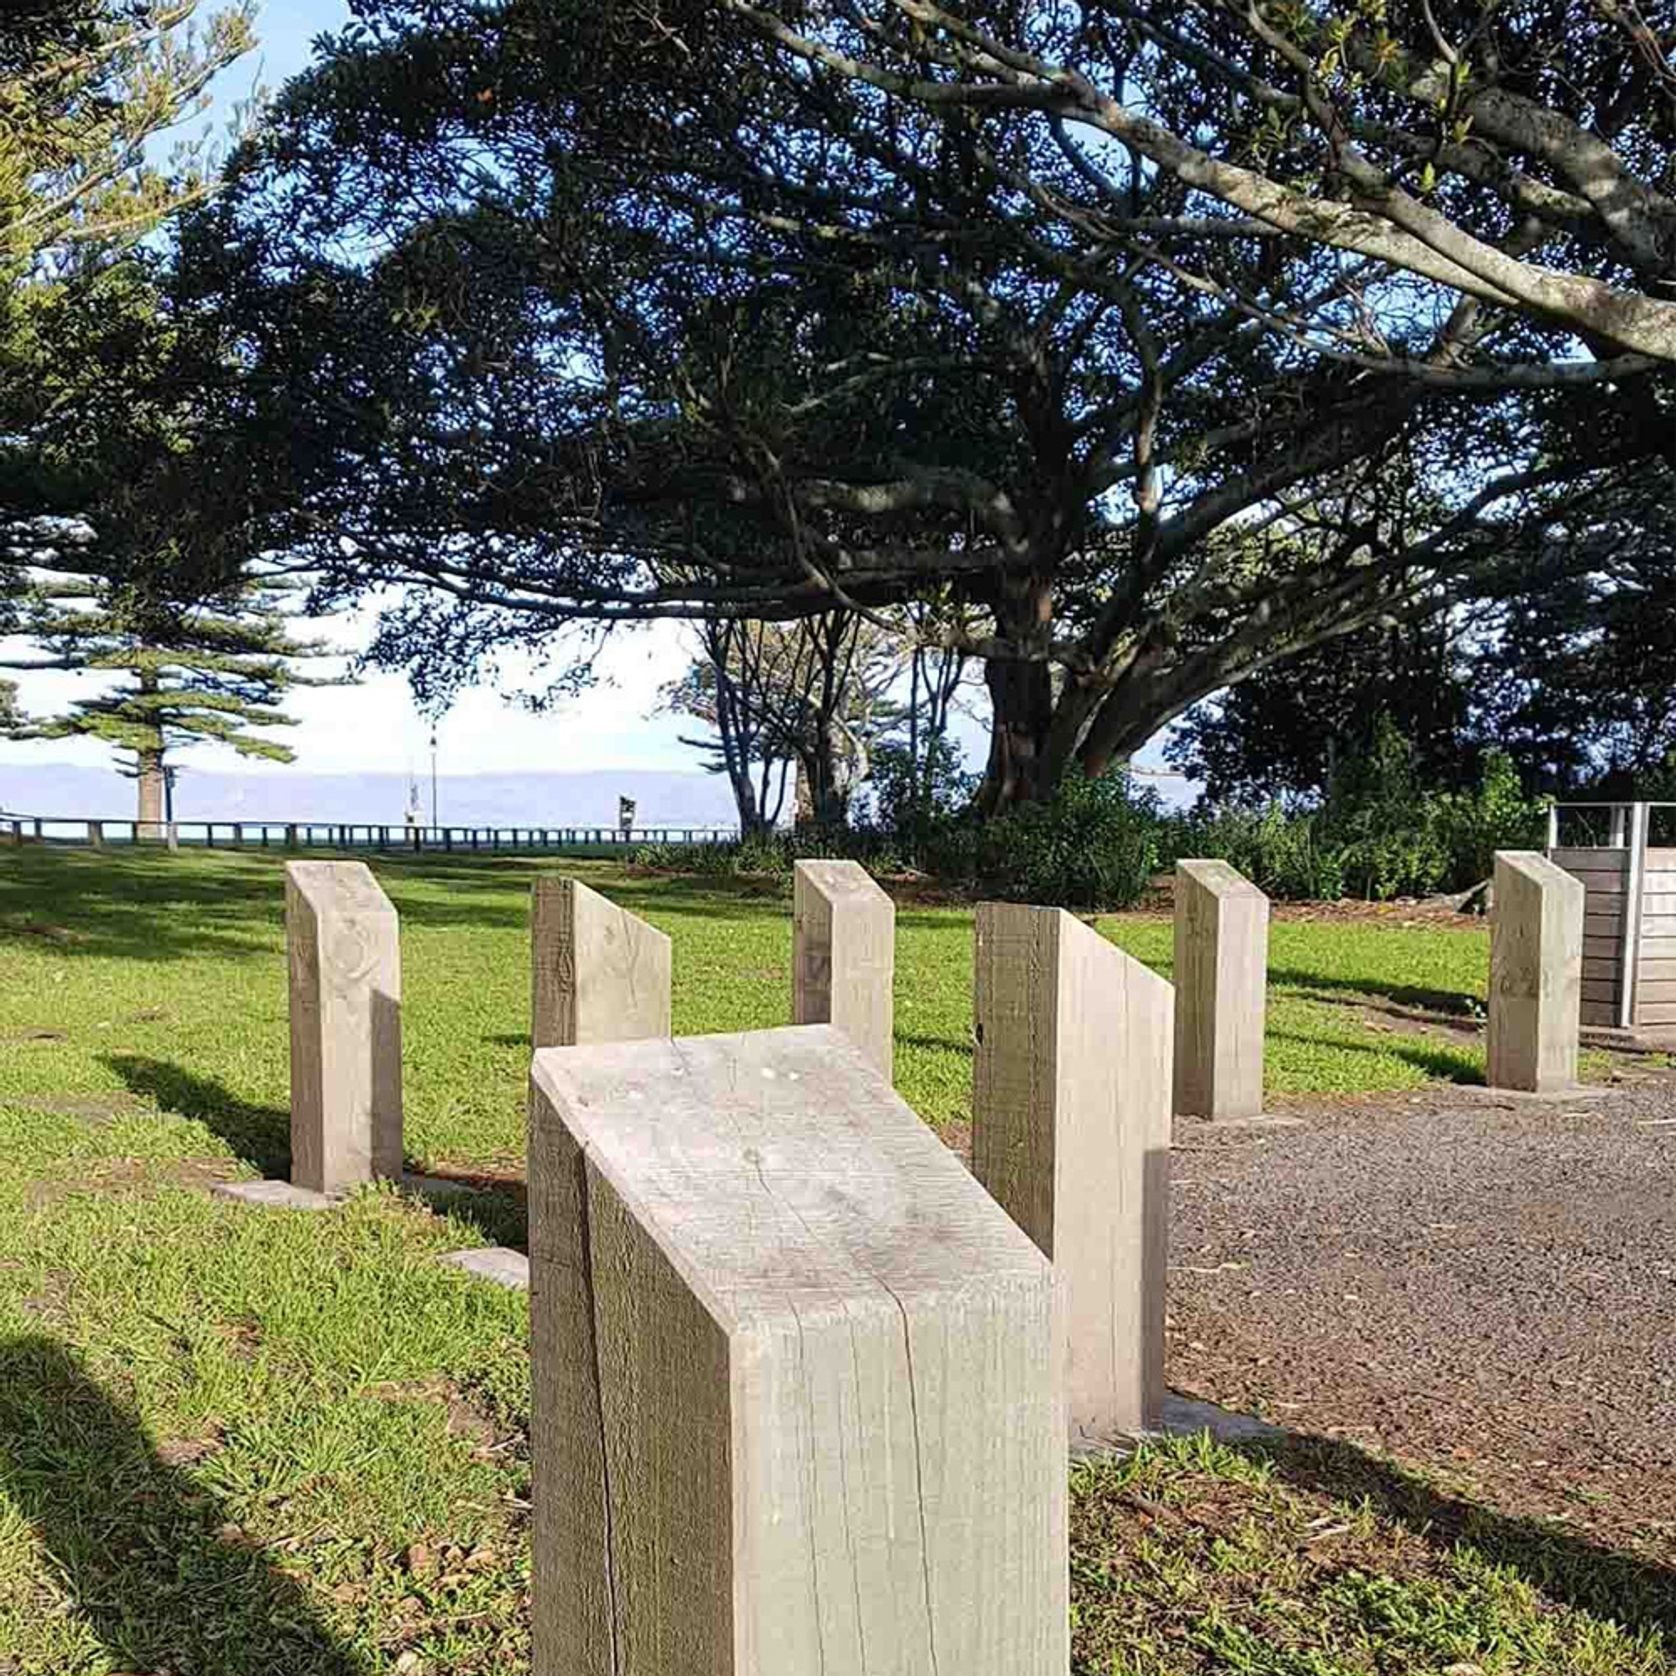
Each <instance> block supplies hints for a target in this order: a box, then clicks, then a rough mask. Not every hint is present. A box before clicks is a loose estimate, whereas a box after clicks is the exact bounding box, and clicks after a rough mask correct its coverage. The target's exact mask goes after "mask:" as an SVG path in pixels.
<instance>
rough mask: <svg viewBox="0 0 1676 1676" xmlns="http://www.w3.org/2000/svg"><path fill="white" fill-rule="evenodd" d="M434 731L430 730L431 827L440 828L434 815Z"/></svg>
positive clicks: (439, 822) (439, 823) (433, 729)
mask: <svg viewBox="0 0 1676 1676" xmlns="http://www.w3.org/2000/svg"><path fill="white" fill-rule="evenodd" d="M436 807H437V805H436V729H435V728H434V727H433V728H432V729H431V825H432V826H433V827H435V826H441V825H442V822H441V821H439V820H438V819H437V813H436Z"/></svg>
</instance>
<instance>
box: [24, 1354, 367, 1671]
mask: <svg viewBox="0 0 1676 1676" xmlns="http://www.w3.org/2000/svg"><path fill="white" fill-rule="evenodd" d="M0 1489H4V1491H5V1492H6V1494H7V1495H8V1497H9V1498H10V1499H11V1500H12V1501H13V1502H14V1503H15V1504H16V1505H17V1506H18V1507H19V1508H20V1509H21V1511H22V1513H23V1516H24V1517H25V1518H26V1519H27V1520H28V1521H29V1523H30V1524H31V1525H32V1526H33V1527H34V1529H35V1531H36V1532H37V1533H38V1535H39V1538H40V1541H41V1542H42V1544H43V1546H44V1547H45V1549H46V1552H47V1555H48V1564H49V1566H50V1567H51V1568H52V1570H53V1571H55V1572H56V1573H57V1574H58V1575H59V1576H60V1577H62V1578H63V1579H64V1580H65V1583H66V1584H67V1593H68V1595H69V1597H70V1600H71V1602H72V1603H73V1607H74V1610H75V1611H76V1613H77V1614H78V1615H79V1617H80V1618H81V1619H82V1620H83V1621H84V1622H85V1623H86V1624H87V1625H88V1627H89V1628H90V1629H91V1630H92V1631H93V1633H94V1634H95V1635H96V1636H97V1637H98V1638H99V1641H100V1644H101V1645H102V1647H103V1649H104V1651H105V1653H106V1655H107V1656H108V1657H109V1658H110V1660H111V1662H112V1663H113V1665H114V1666H115V1667H116V1668H117V1669H120V1670H135V1671H141V1670H155V1671H161V1670H172V1671H176V1672H178V1673H179V1676H211V1673H212V1672H213V1673H214V1676H258V1673H260V1676H271V1673H274V1672H280V1671H283V1672H285V1676H366V1673H367V1671H368V1669H369V1666H368V1665H367V1664H366V1662H365V1661H364V1660H363V1659H361V1658H360V1657H359V1656H357V1655H356V1654H354V1653H352V1652H350V1651H349V1650H348V1649H347V1648H345V1647H344V1646H342V1645H341V1644H340V1643H339V1642H338V1641H337V1640H336V1639H335V1638H334V1637H333V1636H332V1635H331V1633H330V1632H329V1631H327V1629H326V1628H325V1627H324V1626H323V1625H322V1624H321V1623H320V1622H319V1620H318V1619H317V1617H316V1616H315V1613H314V1611H313V1608H312V1607H311V1606H310V1604H309V1601H308V1599H307V1597H306V1595H305V1593H304V1591H303V1590H302V1589H301V1588H300V1587H299V1585H298V1584H297V1583H295V1582H294V1581H293V1580H292V1579H290V1578H288V1577H286V1576H285V1575H284V1574H283V1573H282V1572H280V1571H279V1570H277V1569H276V1568H275V1567H273V1566H271V1565H269V1564H268V1563H267V1561H266V1560H265V1559H264V1557H263V1555H262V1553H261V1551H260V1550H259V1549H258V1548H256V1547H254V1546H253V1545H252V1544H251V1542H250V1540H249V1539H248V1538H246V1537H245V1536H244V1534H243V1532H242V1531H240V1530H239V1529H238V1527H237V1526H236V1525H233V1524H232V1523H231V1522H230V1521H229V1518H228V1514H227V1511H226V1509H225V1508H224V1507H223V1506H222V1505H221V1504H220V1503H219V1502H218V1501H217V1500H216V1498H215V1497H214V1496H213V1495H211V1494H209V1493H208V1492H207V1491H205V1490H202V1489H200V1488H199V1487H198V1486H196V1485H195V1484H193V1483H192V1481H191V1480H190V1479H189V1478H188V1477H187V1476H186V1475H185V1474H184V1473H183V1472H182V1471H180V1470H179V1469H178V1468H177V1467H173V1466H171V1465H169V1464H168V1463H167V1462H166V1461H165V1460H164V1459H163V1458H162V1457H161V1456H160V1454H159V1453H158V1451H157V1450H156V1449H154V1448H153V1447H152V1444H151V1441H150V1440H149V1439H148V1437H147V1436H146V1432H145V1428H144V1426H143V1425H142V1424H141V1422H140V1420H139V1418H138V1416H136V1415H135V1414H134V1413H132V1412H131V1411H130V1410H129V1409H128V1407H127V1406H126V1405H125V1404H124V1403H122V1402H121V1401H120V1400H118V1399H117V1398H115V1397H114V1396H112V1395H110V1394H109V1393H107V1392H106V1391H104V1390H103V1389H101V1387H100V1386H99V1385H98V1383H97V1382H96V1381H95V1380H93V1379H92V1378H90V1377H89V1375H88V1373H87V1372H86V1370H85V1369H84V1368H83V1367H82V1366H81V1364H80V1362H79V1361H78V1360H77V1359H76V1357H75V1356H74V1355H73V1354H71V1352H70V1351H69V1350H68V1349H66V1348H65V1347H64V1346H63V1345H61V1344H58V1343H56V1342H54V1341H53V1340H51V1339H47V1338H41V1337H23V1338H15V1339H9V1340H0Z"/></svg>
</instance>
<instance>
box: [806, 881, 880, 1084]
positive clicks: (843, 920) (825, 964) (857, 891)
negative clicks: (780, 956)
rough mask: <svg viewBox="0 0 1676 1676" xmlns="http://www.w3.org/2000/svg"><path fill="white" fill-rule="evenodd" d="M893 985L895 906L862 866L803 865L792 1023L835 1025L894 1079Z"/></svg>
mask: <svg viewBox="0 0 1676 1676" xmlns="http://www.w3.org/2000/svg"><path fill="white" fill-rule="evenodd" d="M895 984H896V904H895V903H894V902H892V901H891V899H890V898H889V897H888V896H887V895H886V894H885V893H884V891H883V890H881V889H880V888H879V886H878V883H877V882H876V881H875V880H874V879H873V877H872V875H871V874H869V873H868V871H867V869H866V868H865V867H863V866H862V865H861V863H860V862H858V861H800V862H798V863H797V866H796V868H795V869H794V882H793V886H792V1015H791V1016H792V1022H793V1023H794V1024H833V1025H836V1026H837V1027H838V1029H840V1030H842V1031H843V1032H844V1034H845V1035H846V1036H848V1037H849V1038H850V1040H851V1041H853V1042H854V1043H855V1044H856V1045H857V1046H858V1047H859V1048H860V1049H861V1051H862V1052H863V1053H865V1054H866V1055H867V1057H868V1058H869V1059H871V1060H872V1061H873V1063H874V1064H875V1065H877V1066H878V1068H879V1069H880V1070H881V1071H883V1072H884V1074H885V1075H886V1076H887V1077H888V1076H890V1075H891V1074H892V1072H893V1069H894V1061H895V1017H896V1011H895V1009H896V1002H895V994H894V991H895Z"/></svg>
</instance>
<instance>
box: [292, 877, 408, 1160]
mask: <svg viewBox="0 0 1676 1676" xmlns="http://www.w3.org/2000/svg"><path fill="white" fill-rule="evenodd" d="M285 927H286V936H287V939H288V942H289V945H290V965H291V1180H292V1182H293V1183H294V1184H295V1185H296V1186H298V1187H304V1188H308V1189H310V1190H311V1191H313V1192H316V1193H336V1192H340V1191H342V1190H343V1189H344V1188H347V1187H352V1186H354V1185H355V1184H357V1183H358V1182H363V1181H370V1180H372V1179H373V1178H374V1177H378V1176H387V1177H397V1176H400V1174H401V1169H402V1025H401V993H402V980H401V952H400V948H399V946H398V926H397V920H396V910H395V908H394V907H393V906H392V905H391V903H390V899H389V897H387V896H386V895H385V894H384V892H383V891H382V890H380V889H379V886H378V881H377V880H376V879H374V878H373V876H372V873H371V872H370V870H369V869H368V868H367V865H366V863H365V862H361V861H292V862H288V863H287V864H286V868H285Z"/></svg>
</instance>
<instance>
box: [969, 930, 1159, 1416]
mask: <svg viewBox="0 0 1676 1676" xmlns="http://www.w3.org/2000/svg"><path fill="white" fill-rule="evenodd" d="M976 1011H977V1065H976V1073H975V1079H974V1083H973V1090H972V1168H973V1172H974V1173H975V1174H976V1176H977V1178H978V1180H979V1181H981V1182H982V1183H983V1184H984V1186H985V1187H987V1188H988V1189H989V1191H990V1192H991V1193H992V1194H993V1195H994V1197H995V1200H996V1202H997V1203H998V1204H999V1205H1000V1206H1001V1207H1002V1209H1003V1210H1005V1211H1006V1212H1007V1213H1008V1215H1010V1216H1011V1217H1012V1219H1013V1220H1014V1221H1015V1222H1016V1223H1018V1225H1019V1227H1021V1228H1022V1229H1023V1230H1024V1231H1025V1233H1027V1234H1028V1235H1029V1236H1030V1237H1031V1239H1033V1240H1034V1241H1035V1242H1036V1244H1037V1245H1038V1246H1040V1247H1041V1249H1042V1251H1043V1252H1044V1253H1045V1254H1046V1255H1047V1256H1048V1257H1050V1258H1051V1259H1052V1260H1053V1265H1054V1268H1055V1269H1056V1270H1057V1271H1058V1273H1059V1276H1060V1279H1061V1281H1062V1283H1063V1285H1064V1288H1065V1308H1066V1332H1067V1340H1068V1345H1069V1355H1068V1358H1067V1363H1066V1376H1065V1377H1066V1388H1067V1407H1068V1412H1069V1419H1070V1432H1071V1442H1072V1446H1073V1447H1086V1446H1090V1445H1095V1444H1100V1443H1108V1442H1110V1441H1111V1440H1113V1439H1114V1438H1118V1437H1122V1436H1125V1435H1128V1434H1132V1433H1134V1432H1138V1431H1146V1430H1156V1429H1157V1428H1158V1427H1159V1426H1160V1425H1161V1424H1162V1423H1163V1413H1164V1288H1165V1274H1166V1270H1167V1268H1168V1264H1169V1241H1170V1198H1169V1194H1170V1128H1171V1119H1170V1094H1171V1082H1170V1060H1171V1052H1172V1038H1173V1035H1174V1030H1175V996H1174V994H1173V993H1172V991H1171V986H1170V985H1169V984H1168V983H1167V982H1166V981H1165V980H1164V979H1163V978H1161V977H1159V976H1158V975H1157V973H1155V972H1153V971H1151V970H1149V969H1148V968H1147V967H1146V966H1143V965H1142V964H1141V963H1140V961H1138V960H1134V959H1132V958H1131V957H1130V956H1129V955H1127V954H1125V953H1124V952H1123V951H1122V950H1121V949H1119V948H1115V947H1114V946H1113V945H1112V944H1110V943H1108V942H1107V941H1106V940H1105V938H1104V937H1102V936H1101V935H1100V934H1099V933H1098V932H1097V931H1094V930H1092V929H1091V928H1090V927H1088V926H1086V925H1084V924H1083V923H1082V922H1081V921H1080V920H1078V919H1076V918H1074V917H1073V916H1072V915H1070V914H1067V913H1065V912H1064V911H1063V910H1062V909H1059V908H1027V907H1021V906H1018V905H1015V904H1012V903H994V902H986V903H983V904H981V905H980V906H979V908H978V916H977V959H976Z"/></svg>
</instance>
